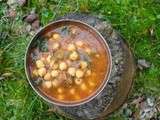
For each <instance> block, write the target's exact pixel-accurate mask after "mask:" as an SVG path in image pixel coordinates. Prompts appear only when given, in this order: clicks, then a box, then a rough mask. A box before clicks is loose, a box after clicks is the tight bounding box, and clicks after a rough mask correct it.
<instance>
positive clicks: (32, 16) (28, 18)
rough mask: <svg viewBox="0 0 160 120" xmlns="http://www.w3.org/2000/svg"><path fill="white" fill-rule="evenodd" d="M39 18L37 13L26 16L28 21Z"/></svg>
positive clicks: (25, 19)
mask: <svg viewBox="0 0 160 120" xmlns="http://www.w3.org/2000/svg"><path fill="white" fill-rule="evenodd" d="M37 19H38V15H37V14H35V13H31V14H29V15H28V16H25V17H24V21H26V22H27V23H30V24H31V23H33V22H34V21H35V20H37Z"/></svg>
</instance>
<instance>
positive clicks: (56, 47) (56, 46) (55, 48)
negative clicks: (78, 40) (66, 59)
mask: <svg viewBox="0 0 160 120" xmlns="http://www.w3.org/2000/svg"><path fill="white" fill-rule="evenodd" d="M59 47H60V44H59V43H58V42H56V43H54V44H53V47H52V48H53V50H57V49H58V48H59Z"/></svg>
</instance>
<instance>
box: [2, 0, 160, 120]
mask: <svg viewBox="0 0 160 120" xmlns="http://www.w3.org/2000/svg"><path fill="white" fill-rule="evenodd" d="M15 1H16V0H8V1H7V0H0V91H1V92H0V120H24V119H25V120H32V119H34V120H51V119H54V120H65V119H66V118H64V117H62V116H60V115H58V114H56V113H53V112H52V109H50V108H49V107H48V105H47V104H46V103H45V102H44V101H43V100H42V99H40V98H39V97H38V96H37V95H36V94H35V92H34V91H33V90H32V89H31V87H30V86H29V84H28V82H27V79H26V76H25V73H24V65H23V64H24V55H25V49H26V46H27V44H28V43H29V41H30V40H31V37H32V35H33V34H34V31H33V30H30V29H29V28H30V26H29V24H28V23H26V22H24V21H23V18H24V16H25V15H28V14H29V13H30V12H31V11H32V12H33V11H35V13H36V14H37V15H38V16H39V18H38V19H39V20H40V26H44V25H46V24H47V23H49V22H50V21H53V20H55V18H56V17H59V16H62V15H65V14H67V13H71V12H86V13H88V14H92V15H95V16H100V17H101V18H103V19H104V20H109V21H110V22H111V23H112V26H113V28H114V29H116V30H117V31H118V32H119V33H121V34H122V35H123V37H124V38H125V39H126V41H127V42H128V44H129V46H130V48H131V49H132V51H133V54H134V56H135V61H137V60H139V59H142V60H145V61H147V63H148V62H149V63H150V65H149V66H147V67H145V66H143V67H145V68H144V69H143V70H140V69H138V70H137V74H136V77H135V83H134V87H133V90H132V92H131V94H130V96H129V98H128V101H127V102H126V104H125V105H124V106H123V107H122V108H121V109H119V110H118V111H116V112H115V113H114V114H112V115H111V116H109V118H108V119H110V120H117V119H119V120H127V119H129V118H135V119H151V118H152V119H153V118H156V117H157V119H160V118H158V116H159V114H160V113H159V112H158V109H156V111H155V112H154V111H151V112H153V115H149V117H143V115H142V109H143V106H141V107H137V106H136V105H137V104H140V103H144V102H145V103H147V102H146V101H149V102H148V104H149V103H150V106H154V107H156V108H157V106H156V105H157V104H158V101H160V97H159V96H160V1H159V0H28V1H27V2H26V3H25V0H19V1H21V3H22V4H21V3H17V2H16V3H14V2H15ZM23 2H24V3H25V5H23ZM13 9H15V11H14V10H13ZM15 14H16V15H15ZM32 27H33V29H35V27H34V26H32ZM38 27H39V26H38ZM36 29H37V28H36ZM139 99H140V102H139V101H138V103H137V101H136V100H139ZM141 99H143V100H141ZM151 101H152V102H151ZM152 103H153V105H152ZM159 103H160V102H159ZM135 104H136V105H135ZM146 114H147V113H146ZM106 119H107V118H106Z"/></svg>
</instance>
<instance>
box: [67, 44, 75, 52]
mask: <svg viewBox="0 0 160 120" xmlns="http://www.w3.org/2000/svg"><path fill="white" fill-rule="evenodd" d="M67 49H68V51H74V50H76V46H75V45H74V44H68V48H67Z"/></svg>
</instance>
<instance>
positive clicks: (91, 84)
mask: <svg viewBox="0 0 160 120" xmlns="http://www.w3.org/2000/svg"><path fill="white" fill-rule="evenodd" d="M88 84H89V86H91V87H94V86H96V83H94V82H93V81H89V82H88Z"/></svg>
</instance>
